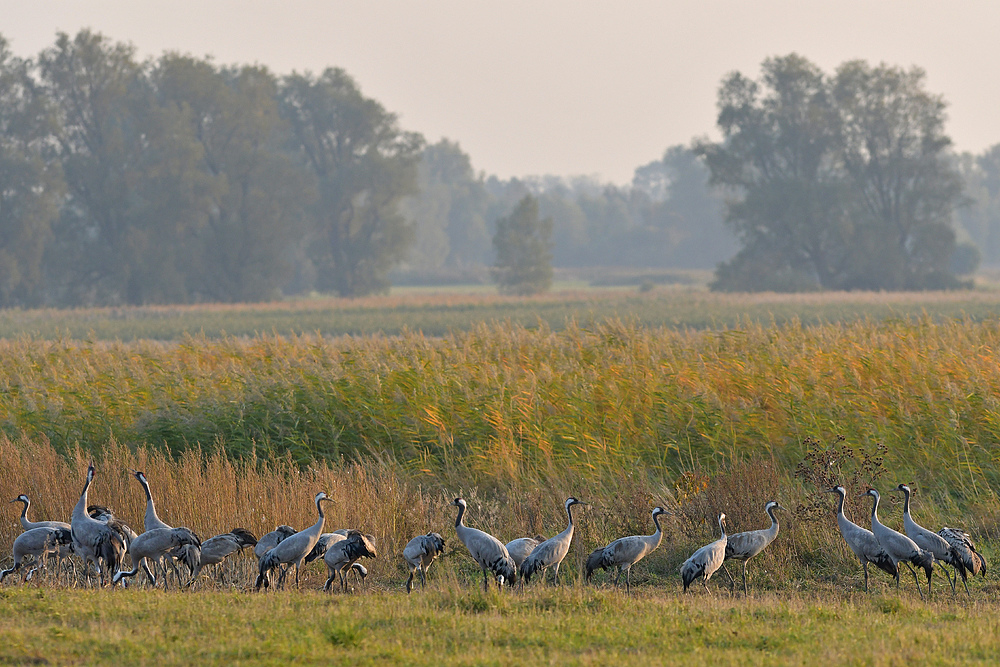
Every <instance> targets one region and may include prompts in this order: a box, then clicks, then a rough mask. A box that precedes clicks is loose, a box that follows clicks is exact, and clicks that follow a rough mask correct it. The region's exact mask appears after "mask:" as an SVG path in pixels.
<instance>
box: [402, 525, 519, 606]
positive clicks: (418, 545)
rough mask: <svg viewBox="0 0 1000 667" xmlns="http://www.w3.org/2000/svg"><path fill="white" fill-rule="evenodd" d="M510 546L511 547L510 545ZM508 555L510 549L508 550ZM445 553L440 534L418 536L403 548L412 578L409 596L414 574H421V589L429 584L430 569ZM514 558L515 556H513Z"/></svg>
mask: <svg viewBox="0 0 1000 667" xmlns="http://www.w3.org/2000/svg"><path fill="white" fill-rule="evenodd" d="M508 546H509V545H508ZM507 551H508V553H509V552H510V549H509V548H508V549H507ZM443 553H444V538H443V537H441V535H439V534H438V533H427V534H426V535H417V536H416V537H414V538H413V539H412V540H410V541H409V542H407V543H406V546H405V547H403V560H405V561H406V565H407V567H409V569H410V576H409V578H408V579H407V580H406V593H407V594H409V593H410V590H411V589H412V587H413V574H414V573H415V572H419V573H420V588H421V589H423V587H424V586H425V585H426V584H427V570H429V569H430V567H431V564H432V563H433V562H434V559H435V558H437V557H438V556H440V555H441V554H443ZM511 558H513V554H511Z"/></svg>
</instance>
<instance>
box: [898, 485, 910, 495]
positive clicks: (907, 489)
mask: <svg viewBox="0 0 1000 667" xmlns="http://www.w3.org/2000/svg"><path fill="white" fill-rule="evenodd" d="M896 490H897V491H902V492H903V493H910V487H909V486H908V485H906V484H899V485H897V486H896Z"/></svg>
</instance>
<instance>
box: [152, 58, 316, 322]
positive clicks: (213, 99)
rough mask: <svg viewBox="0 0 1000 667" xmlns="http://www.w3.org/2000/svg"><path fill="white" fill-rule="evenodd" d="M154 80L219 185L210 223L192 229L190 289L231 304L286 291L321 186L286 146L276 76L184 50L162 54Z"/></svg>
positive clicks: (210, 204)
mask: <svg viewBox="0 0 1000 667" xmlns="http://www.w3.org/2000/svg"><path fill="white" fill-rule="evenodd" d="M152 78H153V80H154V83H155V86H156V89H157V91H158V94H159V96H160V99H161V100H162V101H163V102H164V103H165V104H167V105H171V106H173V107H175V108H176V109H177V110H179V111H182V112H184V113H185V116H186V118H187V119H188V122H189V124H190V127H191V130H192V132H193V134H194V136H195V137H196V138H197V141H198V144H199V145H200V147H201V152H200V154H201V156H202V161H201V170H202V172H203V173H204V177H206V178H208V179H210V182H211V187H210V188H208V190H207V192H208V196H207V198H206V201H205V204H206V205H205V210H204V217H203V220H204V224H202V225H199V226H198V227H197V228H193V229H191V230H190V235H189V249H190V253H189V254H188V259H189V261H188V263H187V265H186V275H187V280H188V286H189V290H190V291H191V293H192V295H193V296H194V297H195V298H198V299H206V300H212V301H223V302H240V301H260V300H264V299H269V298H275V297H277V296H279V295H280V293H281V288H282V287H283V286H284V285H285V284H287V282H288V281H289V279H290V278H291V276H292V270H293V267H292V264H291V254H292V249H293V248H294V246H295V244H296V243H297V242H298V240H299V239H300V238H301V236H302V233H303V224H304V223H303V216H304V211H305V208H306V207H307V206H309V205H310V203H311V202H312V201H313V199H314V198H315V196H314V193H315V188H314V187H312V181H311V175H310V174H309V173H308V172H307V171H306V170H305V169H304V168H303V167H301V166H300V165H297V164H294V163H293V161H292V160H291V157H290V155H289V153H288V152H287V151H286V150H285V148H286V146H287V143H288V141H289V139H290V137H289V128H288V126H287V123H286V122H285V121H284V120H283V119H282V118H281V117H280V116H279V114H278V105H277V99H276V98H277V80H276V79H275V77H274V76H272V75H271V73H270V72H268V71H267V69H265V68H263V67H259V66H244V67H232V68H221V69H219V68H216V67H215V66H214V65H213V64H212V63H211V62H210V61H208V60H197V59H194V58H191V57H189V56H180V55H176V54H168V55H166V56H164V57H163V58H161V59H160V60H159V62H158V63H157V66H156V69H155V71H154V72H153V73H152Z"/></svg>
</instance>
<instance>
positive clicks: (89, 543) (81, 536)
mask: <svg viewBox="0 0 1000 667" xmlns="http://www.w3.org/2000/svg"><path fill="white" fill-rule="evenodd" d="M94 473H95V470H94V464H93V463H91V464H90V465H89V466H88V467H87V481H86V482H85V483H84V485H83V492H82V493H81V494H80V500H78V501H77V503H76V506H75V507H74V508H73V519H72V521H70V527H71V533H72V537H73V550H74V551H75V552H76V553H77V555H78V556H80V558H82V559H83V562H84V565H87V564H89V563H93V564H94V565H96V566H97V569H98V572H99V574H100V579H101V585H102V586H103V585H104V577H105V572H106V571H108V570H111V569H115V568H118V569H120V565H121V563H122V561H123V559H124V557H125V551H126V546H125V541H124V539H123V538H122V537H121V535H120V534H119V533H117V532H115V531H114V530H113V529H112V528H111V527H110V526H109V525H108V524H107V523H102V522H101V521H98V520H97V519H94V518H93V517H91V516H90V515H89V514H87V491H88V489H89V488H90V484H91V482H93V481H94ZM88 576H89V575H88Z"/></svg>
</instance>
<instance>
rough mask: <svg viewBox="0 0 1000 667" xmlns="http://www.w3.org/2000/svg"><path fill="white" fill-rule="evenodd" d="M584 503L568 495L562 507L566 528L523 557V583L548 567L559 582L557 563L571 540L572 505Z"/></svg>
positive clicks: (560, 560)
mask: <svg viewBox="0 0 1000 667" xmlns="http://www.w3.org/2000/svg"><path fill="white" fill-rule="evenodd" d="M583 504H585V503H584V502H583V501H581V500H577V499H576V498H574V497H572V496H570V497H569V498H567V499H566V502H565V503H564V505H563V506H564V507H565V509H566V519H567V521H568V522H569V525H567V526H566V530H564V531H563V532H561V533H559V534H558V535H556V536H554V537H550V538H549V539H547V540H545V541H544V542H542V543H541V544H539V545H538V546H537V547H535V548H534V549H532V550H531V553H530V554H528V557H527V558H525V559H524V562H523V563H522V564H521V576H522V577H523V579H524V583H528V582H529V581H531V577H532V576H534V574H535V573H536V572H541V573H543V574H542V576H543V578H544V576H545V575H544V572H545V570H546V569H548V568H549V567H552V569H553V570H554V572H555V583H559V565H560V564H561V563H562V562H563V559H564V558H566V554H567V553H569V546H570V544H571V543H572V541H573V528H574V527H573V511H572V508H573V506H574V505H583Z"/></svg>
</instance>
